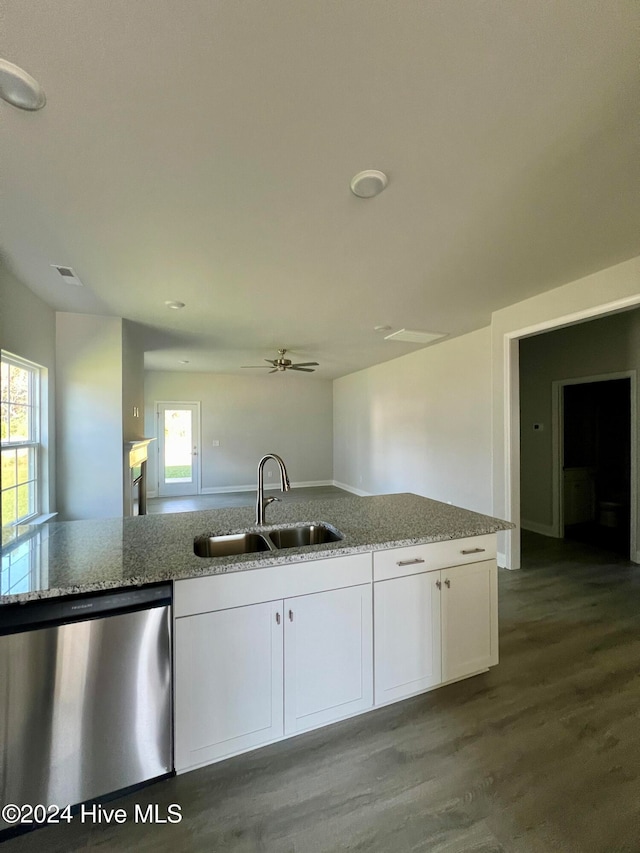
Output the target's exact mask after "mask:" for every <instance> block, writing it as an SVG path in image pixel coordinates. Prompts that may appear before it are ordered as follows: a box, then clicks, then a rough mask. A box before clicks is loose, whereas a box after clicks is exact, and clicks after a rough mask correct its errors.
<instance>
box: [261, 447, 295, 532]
mask: <svg viewBox="0 0 640 853" xmlns="http://www.w3.org/2000/svg"><path fill="white" fill-rule="evenodd" d="M267 459H275V461H276V462H277V463H278V465H279V466H280V488H281V489H282V491H283V492H288V491H289V489H290V488H291V485H290V484H289V475H288V474H287V469H286V467H285V464H284V462H283V461H282V459H281V458H280V457H279V456H278V454H277V453H267V455H266V456H263V457H262V459H261V460H260V461H259V462H258V497H257V500H256V524H264V511H265V509H266V508H267V506H269V504H270V503H273V502H274V501H279V500H280V498H265V496H264V465H265V462H266V461H267Z"/></svg>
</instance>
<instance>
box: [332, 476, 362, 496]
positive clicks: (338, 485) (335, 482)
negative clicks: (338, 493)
mask: <svg viewBox="0 0 640 853" xmlns="http://www.w3.org/2000/svg"><path fill="white" fill-rule="evenodd" d="M331 485H333V486H335V487H336V488H337V489H344V491H345V492H351V494H352V495H357V496H358V497H359V498H370V497H371V492H365V491H364V490H363V489H356V487H355V486H348V485H347V484H346V483H340V482H338V480H333V482H332V484H331Z"/></svg>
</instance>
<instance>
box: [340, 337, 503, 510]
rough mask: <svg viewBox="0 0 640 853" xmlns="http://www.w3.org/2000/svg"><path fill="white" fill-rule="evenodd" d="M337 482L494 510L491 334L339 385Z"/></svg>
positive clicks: (443, 346)
mask: <svg viewBox="0 0 640 853" xmlns="http://www.w3.org/2000/svg"><path fill="white" fill-rule="evenodd" d="M334 460H335V462H334V474H335V479H336V482H338V483H342V484H344V485H346V486H348V487H350V488H352V489H355V490H358V491H363V492H367V493H371V494H382V493H385V492H398V491H402V492H415V493H417V494H420V495H425V496H427V497H431V498H435V499H436V500H441V501H449V502H451V503H454V504H458V505H459V506H463V507H467V508H468V509H473V510H477V511H479V512H490V511H491V337H490V330H489V328H486V329H480V330H479V331H476V332H472V333H471V334H468V335H464V336H462V337H459V338H454V339H453V340H451V341H444V342H442V343H440V344H437V345H435V346H432V347H428V348H426V349H422V350H419V351H417V352H415V353H411V354H410V355H406V356H403V357H401V358H397V359H395V360H394V361H388V362H385V363H384V364H379V365H376V366H375V367H371V368H368V369H367V370H362V371H359V372H358V373H353V374H351V375H350V376H345V377H343V378H341V379H337V380H336V381H335V383H334Z"/></svg>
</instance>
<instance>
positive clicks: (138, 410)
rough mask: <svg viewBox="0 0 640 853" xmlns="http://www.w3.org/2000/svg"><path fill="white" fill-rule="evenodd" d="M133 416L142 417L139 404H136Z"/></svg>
mask: <svg viewBox="0 0 640 853" xmlns="http://www.w3.org/2000/svg"><path fill="white" fill-rule="evenodd" d="M133 417H134V418H139V417H140V409H139V408H138V407H137V406H134V407H133Z"/></svg>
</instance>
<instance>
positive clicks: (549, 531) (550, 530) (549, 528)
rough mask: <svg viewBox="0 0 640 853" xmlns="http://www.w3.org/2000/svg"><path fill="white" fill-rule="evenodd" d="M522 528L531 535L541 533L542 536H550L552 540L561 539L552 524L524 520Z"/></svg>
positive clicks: (521, 523)
mask: <svg viewBox="0 0 640 853" xmlns="http://www.w3.org/2000/svg"><path fill="white" fill-rule="evenodd" d="M520 527H521V528H522V529H523V530H529V531H530V532H531V533H539V534H540V535H541V536H550V537H551V538H552V539H559V538H560V537H559V536H558V534H557V532H556V529H555V527H554V526H553V525H552V524H540V523H539V522H537V521H529V520H528V519H526V518H522V519H521V520H520Z"/></svg>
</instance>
